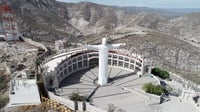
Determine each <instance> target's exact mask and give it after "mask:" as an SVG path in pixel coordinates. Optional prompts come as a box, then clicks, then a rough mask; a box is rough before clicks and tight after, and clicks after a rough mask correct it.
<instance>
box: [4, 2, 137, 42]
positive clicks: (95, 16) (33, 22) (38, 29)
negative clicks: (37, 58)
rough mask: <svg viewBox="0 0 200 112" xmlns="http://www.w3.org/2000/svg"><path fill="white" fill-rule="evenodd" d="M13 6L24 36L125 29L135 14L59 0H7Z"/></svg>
mask: <svg viewBox="0 0 200 112" xmlns="http://www.w3.org/2000/svg"><path fill="white" fill-rule="evenodd" d="M2 2H3V1H1V3H2ZM7 2H9V4H10V6H11V7H12V8H13V9H14V11H15V13H16V15H17V19H18V24H19V27H20V28H19V30H20V32H22V33H23V34H25V36H26V37H32V38H39V39H40V40H41V39H43V38H44V39H45V38H48V39H50V38H51V39H53V38H54V37H56V38H61V37H63V36H65V35H66V34H75V35H81V34H83V35H86V34H94V33H104V32H110V31H111V30H116V31H120V30H121V29H123V30H124V31H126V30H128V29H130V28H131V27H132V26H134V25H135V24H134V22H135V21H136V19H138V15H137V14H136V15H133V14H128V13H126V12H125V11H122V10H120V9H116V8H114V7H109V6H104V5H98V4H94V3H89V2H80V3H61V2H57V1H56V0H7Z"/></svg>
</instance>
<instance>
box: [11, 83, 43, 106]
mask: <svg viewBox="0 0 200 112" xmlns="http://www.w3.org/2000/svg"><path fill="white" fill-rule="evenodd" d="M11 87H12V86H11ZM13 90H14V91H13V92H14V94H9V95H10V102H9V106H10V107H12V106H24V105H39V104H40V103H41V100H40V94H39V90H38V86H37V84H36V80H34V79H33V80H31V79H29V80H27V79H26V80H21V79H20V80H15V84H14V86H13Z"/></svg>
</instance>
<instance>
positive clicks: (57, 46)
mask: <svg viewBox="0 0 200 112" xmlns="http://www.w3.org/2000/svg"><path fill="white" fill-rule="evenodd" d="M65 43H66V41H65V40H58V41H55V49H56V51H57V52H62V51H63V50H64V49H65Z"/></svg>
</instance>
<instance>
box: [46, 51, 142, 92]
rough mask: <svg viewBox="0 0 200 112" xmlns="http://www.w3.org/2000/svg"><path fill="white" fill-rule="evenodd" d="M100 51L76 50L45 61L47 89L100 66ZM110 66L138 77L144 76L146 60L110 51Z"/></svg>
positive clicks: (137, 56)
mask: <svg viewBox="0 0 200 112" xmlns="http://www.w3.org/2000/svg"><path fill="white" fill-rule="evenodd" d="M98 55H99V54H98V51H94V50H87V49H85V48H76V49H72V50H70V51H68V52H65V53H61V54H58V55H56V56H53V57H51V58H49V59H47V60H46V61H45V64H44V66H45V68H46V69H47V70H46V72H45V75H44V76H45V77H44V79H45V85H46V87H47V88H59V84H60V83H61V82H62V80H63V79H65V78H66V77H68V76H69V75H72V74H73V73H75V72H78V71H80V70H83V69H88V68H91V67H95V66H98V60H99V59H98V58H99V56H98ZM108 66H110V67H117V68H122V69H125V70H128V71H131V72H137V75H139V76H142V75H143V74H144V58H142V57H141V56H139V55H135V54H130V53H128V52H127V51H125V50H119V49H115V50H110V51H109V54H108Z"/></svg>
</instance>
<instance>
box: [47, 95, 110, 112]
mask: <svg viewBox="0 0 200 112" xmlns="http://www.w3.org/2000/svg"><path fill="white" fill-rule="evenodd" d="M48 94H49V97H50V99H52V100H55V101H57V102H59V103H61V104H63V105H65V106H67V107H68V108H71V109H72V110H74V102H73V101H71V100H69V99H65V98H62V97H59V96H57V95H55V94H54V93H52V92H48ZM78 108H79V110H80V111H82V102H79V103H78ZM86 109H87V111H88V112H107V111H106V110H102V109H100V108H98V107H95V106H93V105H90V104H89V103H86Z"/></svg>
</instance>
